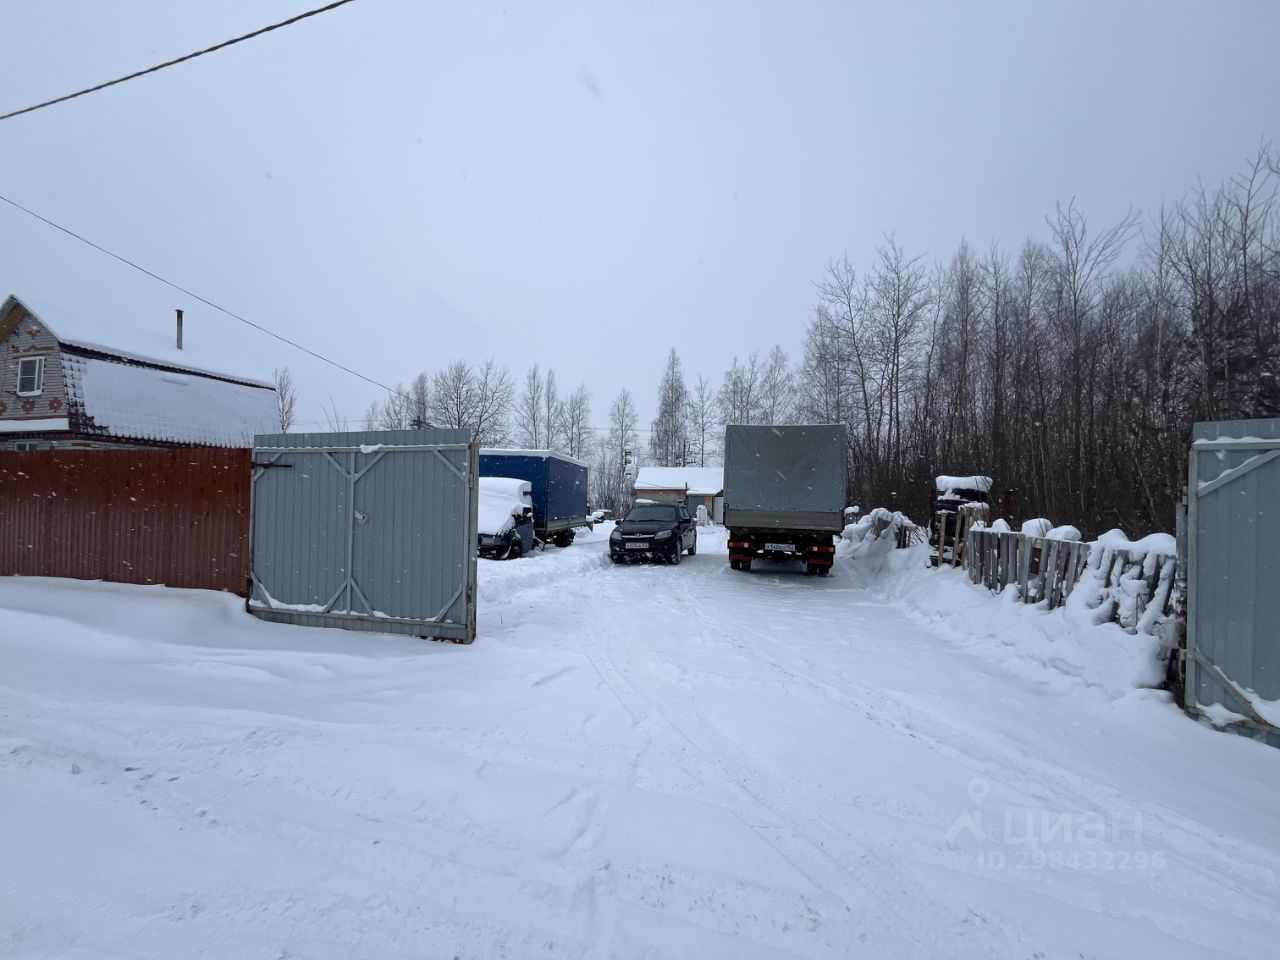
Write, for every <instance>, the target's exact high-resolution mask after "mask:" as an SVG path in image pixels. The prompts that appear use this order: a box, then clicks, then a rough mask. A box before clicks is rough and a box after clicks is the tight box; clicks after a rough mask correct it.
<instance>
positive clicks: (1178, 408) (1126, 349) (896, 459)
mask: <svg viewBox="0 0 1280 960" xmlns="http://www.w3.org/2000/svg"><path fill="white" fill-rule="evenodd" d="M1278 185H1280V155H1278V154H1277V153H1276V152H1274V151H1273V150H1271V149H1270V148H1264V149H1262V150H1261V151H1260V152H1259V153H1258V154H1257V155H1256V156H1255V157H1254V158H1253V160H1252V161H1251V162H1250V163H1248V164H1247V165H1246V166H1245V168H1244V169H1243V170H1242V172H1241V173H1240V174H1239V175H1238V176H1235V177H1233V178H1231V179H1230V180H1228V181H1227V182H1225V183H1223V184H1221V185H1218V186H1216V187H1208V186H1205V185H1203V184H1202V185H1199V186H1197V187H1196V188H1195V189H1194V190H1192V191H1191V192H1190V193H1189V194H1188V195H1187V196H1186V197H1185V198H1184V199H1183V200H1182V201H1180V202H1178V203H1176V204H1174V205H1172V206H1170V207H1167V208H1163V209H1161V210H1160V211H1158V212H1157V213H1156V214H1155V215H1154V216H1152V217H1149V218H1147V219H1145V220H1143V219H1141V218H1139V217H1138V216H1137V215H1136V214H1132V213H1131V214H1129V215H1127V216H1125V217H1123V218H1121V219H1120V220H1119V221H1118V222H1116V223H1112V224H1107V225H1105V226H1103V227H1101V228H1095V227H1094V226H1093V225H1091V224H1090V223H1089V222H1088V221H1087V220H1086V218H1085V217H1084V215H1083V214H1082V213H1081V211H1080V209H1079V208H1078V207H1077V205H1076V204H1075V202H1074V201H1072V202H1068V203H1062V204H1059V205H1058V206H1057V208H1056V209H1055V210H1054V211H1053V212H1052V213H1051V214H1050V215H1049V216H1047V217H1046V218H1045V228H1044V230H1043V232H1042V234H1041V235H1040V236H1032V237H1028V238H1027V239H1026V240H1024V241H1023V242H1022V243H1021V244H1020V245H1019V246H1018V247H1016V248H1014V249H1006V248H1004V247H1001V246H1000V245H999V244H998V243H993V244H991V246H989V247H987V248H986V249H984V250H976V249H974V248H973V247H972V246H971V245H970V244H969V243H968V242H967V241H964V240H961V242H960V243H959V245H958V246H957V248H956V249H955V251H954V252H953V253H952V254H951V256H950V257H949V258H948V259H945V260H943V261H930V260H928V259H926V257H925V256H923V255H920V254H912V253H910V252H908V251H907V250H906V249H904V247H903V246H902V245H901V244H900V243H899V242H898V241H897V240H896V239H895V238H894V237H893V236H891V235H890V236H887V237H886V238H885V239H884V241H883V243H882V244H881V245H880V246H879V248H878V249H877V251H876V255H875V257H874V259H873V260H872V261H871V262H870V263H869V264H866V265H865V266H864V267H863V268H861V269H859V268H858V266H857V265H855V264H853V263H852V262H850V261H849V259H848V258H847V257H838V258H836V259H834V260H832V261H831V262H830V263H829V264H828V265H827V267H826V269H825V270H824V272H823V273H822V275H821V277H820V278H819V280H818V282H817V284H816V288H815V289H816V294H815V303H814V307H813V311H812V314H811V316H810V317H809V318H808V320H807V323H806V324H805V327H804V349H803V355H802V356H800V357H798V358H796V359H795V360H794V361H793V360H792V359H791V358H790V357H789V356H788V355H787V353H786V352H785V351H784V350H783V349H782V347H780V346H774V347H773V348H772V349H770V350H768V351H767V352H766V353H764V354H763V355H762V354H761V353H760V352H752V353H749V354H745V355H739V356H735V357H733V358H732V359H731V361H730V363H729V364H728V366H727V368H726V369H725V370H724V372H723V374H722V375H721V376H720V378H719V380H718V382H713V381H711V380H708V379H707V377H706V376H704V375H703V374H702V373H700V372H699V373H697V374H695V375H694V376H693V377H692V378H691V377H689V376H688V375H686V372H685V370H684V367H683V364H682V361H681V359H680V356H679V354H678V353H677V351H676V350H675V349H672V350H671V352H670V354H669V355H668V357H667V361H666V364H665V366H664V369H663V371H662V373H661V376H660V378H659V382H658V389H657V397H656V399H657V404H656V409H657V413H656V415H655V417H654V418H653V420H652V422H651V423H650V425H649V427H648V430H647V432H648V441H647V442H646V443H644V444H642V443H641V442H640V436H639V435H640V432H641V426H640V420H639V415H638V413H637V410H636V406H635V402H634V400H633V398H632V395H631V393H630V392H629V391H628V390H627V389H626V388H623V389H622V390H621V391H620V392H619V394H618V396H617V397H616V398H615V399H614V400H613V402H612V403H611V404H610V405H609V408H608V419H609V424H608V426H607V427H600V428H595V427H593V426H592V424H591V399H592V398H591V395H590V393H589V392H588V391H587V389H586V387H585V386H578V387H577V388H576V389H574V390H573V391H571V392H568V393H561V390H560V387H559V383H558V380H557V377H556V375H555V372H554V371H552V370H550V369H548V370H546V371H545V372H543V371H541V370H540V369H539V367H537V366H534V367H533V368H532V369H530V370H529V371H528V373H527V374H526V376H525V377H524V378H523V380H522V381H517V380H516V378H515V377H514V376H513V375H512V374H511V372H510V371H509V370H508V369H507V368H505V367H500V366H498V365H497V364H496V363H495V362H494V361H493V360H488V361H485V362H484V363H482V364H480V365H478V366H473V365H472V364H470V363H468V362H466V361H463V360H455V361H453V362H451V363H449V364H448V365H447V366H445V367H443V368H442V369H440V370H439V371H436V372H434V373H430V374H428V373H426V372H424V373H420V374H419V375H418V376H417V377H415V378H414V379H413V380H412V381H411V382H410V383H409V384H407V385H397V389H396V391H395V392H394V393H392V394H391V395H389V396H388V397H387V398H386V399H384V400H381V401H378V402H375V403H373V404H371V405H370V407H369V409H368V411H367V412H366V415H365V426H366V427H369V428H378V429H395V428H403V427H410V426H413V425H416V424H424V423H431V424H434V425H436V426H445V427H467V428H470V429H471V430H473V431H474V433H475V435H476V438H477V439H478V440H479V442H480V443H481V444H484V445H488V446H500V445H504V444H515V445H518V446H522V447H529V448H538V449H542V448H550V449H555V450H560V451H562V452H564V453H567V454H569V455H571V456H574V457H578V458H580V459H584V460H587V461H589V462H590V463H591V465H592V467H593V468H594V469H593V471H592V487H593V489H592V499H593V504H594V505H595V506H600V507H607V508H611V509H614V510H620V509H624V508H625V507H626V506H627V505H628V503H629V502H630V499H631V483H632V479H633V477H634V473H635V470H636V469H637V468H638V467H639V466H640V465H641V464H642V463H652V464H656V465H662V466H682V465H685V466H704V465H711V464H715V463H718V462H719V458H720V456H721V442H722V438H723V433H724V426H725V425H726V424H731V423H737V424H788V423H839V424H843V425H844V426H845V428H846V430H847V435H848V442H849V458H850V466H851V470H850V477H851V480H850V491H849V494H850V497H851V499H852V500H853V501H854V502H862V503H864V504H866V505H868V506H870V505H890V506H895V507H897V508H899V509H902V510H904V511H905V512H907V513H908V514H909V515H912V516H914V517H916V518H917V519H919V520H924V519H925V518H926V517H927V515H928V512H929V510H930V509H931V507H930V500H931V493H932V485H931V483H932V477H933V476H934V475H935V474H939V473H949V474H972V473H980V474H987V475H990V476H992V477H993V478H994V481H995V490H996V499H997V503H998V504H999V503H1000V501H1001V500H1002V499H1003V497H1002V496H1001V494H1002V491H1004V490H1012V491H1014V498H1013V506H1012V513H1013V515H1014V519H1024V518H1027V517H1033V516H1047V517H1049V518H1051V519H1053V520H1054V521H1055V522H1058V523H1068V522H1069V523H1072V524H1074V525H1076V526H1078V527H1081V528H1082V529H1083V530H1084V531H1086V533H1089V534H1092V533H1097V532H1099V531H1101V530H1104V529H1107V528H1109V527H1113V526H1119V527H1121V528H1123V529H1124V530H1126V532H1129V533H1131V534H1141V533H1144V532H1149V531H1152V530H1168V529H1171V526H1172V522H1173V519H1172V517H1173V514H1172V508H1173V504H1174V502H1175V500H1176V499H1177V497H1178V496H1179V495H1180V490H1181V484H1182V482H1183V470H1184V468H1183V465H1182V462H1183V457H1184V456H1185V454H1186V451H1187V444H1188V442H1189V436H1190V427H1191V424H1192V423H1193V422H1194V421H1197V420H1216V419H1237V418H1251V417H1265V416H1280V206H1278V205H1277V203H1276V190H1277V186H1278ZM290 409H292V406H291V407H290Z"/></svg>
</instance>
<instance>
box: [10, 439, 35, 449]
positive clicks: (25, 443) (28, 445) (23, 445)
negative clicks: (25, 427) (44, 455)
mask: <svg viewBox="0 0 1280 960" xmlns="http://www.w3.org/2000/svg"><path fill="white" fill-rule="evenodd" d="M13 449H15V450H39V449H40V444H39V442H38V441H36V440H19V441H18V442H17V443H15V444H14V445H13Z"/></svg>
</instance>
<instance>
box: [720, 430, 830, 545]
mask: <svg viewBox="0 0 1280 960" xmlns="http://www.w3.org/2000/svg"><path fill="white" fill-rule="evenodd" d="M847 451H848V447H847V444H846V440H845V430H844V427H842V426H832V425H829V424H822V425H809V426H787V427H780V426H772V427H770V426H762V427H761V426H750V427H748V426H729V427H726V428H725V434H724V524H725V526H727V527H730V528H755V529H769V528H777V529H785V530H810V531H814V532H822V533H839V532H840V531H841V530H842V529H843V528H844V505H845V496H846V488H847V486H848V470H847V462H848V461H847V456H848V452H847Z"/></svg>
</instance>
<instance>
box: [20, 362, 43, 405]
mask: <svg viewBox="0 0 1280 960" xmlns="http://www.w3.org/2000/svg"><path fill="white" fill-rule="evenodd" d="M43 389H44V357H23V358H22V359H21V360H19V361H18V396H20V397H34V396H35V395H36V394H38V393H39V392H40V391H41V390H43Z"/></svg>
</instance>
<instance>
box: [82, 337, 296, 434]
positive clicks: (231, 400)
mask: <svg viewBox="0 0 1280 960" xmlns="http://www.w3.org/2000/svg"><path fill="white" fill-rule="evenodd" d="M62 372H63V378H64V381H65V383H66V390H67V406H68V408H69V413H70V417H71V420H72V422H73V423H74V424H75V429H76V431H77V432H78V433H82V434H85V435H89V436H93V435H97V436H108V437H117V438H120V439H124V440H151V441H160V442H167V443H190V444H199V445H205V446H215V447H251V446H253V437H254V434H258V433H277V432H279V430H280V417H279V413H278V410H277V407H276V393H275V390H274V389H273V388H271V387H266V386H258V385H255V384H253V383H251V382H235V381H230V380H220V379H215V378H214V377H211V376H207V375H205V374H201V373H195V372H190V371H182V370H174V369H163V368H160V367H156V366H148V365H144V364H142V363H138V362H136V361H131V360H124V359H117V358H113V357H107V356H103V355H100V354H95V353H93V352H90V351H82V350H81V349H79V348H76V347H70V346H67V347H64V349H63V351H62Z"/></svg>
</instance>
